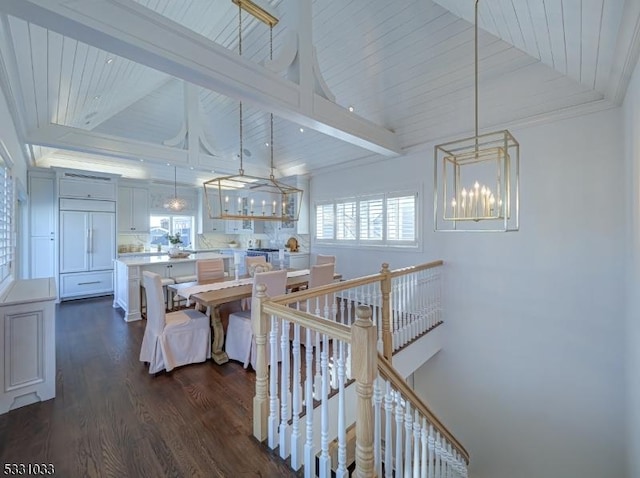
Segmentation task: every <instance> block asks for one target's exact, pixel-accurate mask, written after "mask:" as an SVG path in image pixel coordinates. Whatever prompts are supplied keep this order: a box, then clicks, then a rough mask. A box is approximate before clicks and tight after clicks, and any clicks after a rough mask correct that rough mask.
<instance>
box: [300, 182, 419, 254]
mask: <svg viewBox="0 0 640 478" xmlns="http://www.w3.org/2000/svg"><path fill="white" fill-rule="evenodd" d="M421 192H422V191H421V188H419V187H413V188H396V189H393V190H388V191H381V192H369V193H366V194H359V195H354V196H346V197H341V198H336V199H318V200H317V201H315V203H314V208H313V215H314V220H313V222H312V223H313V236H312V238H313V242H314V244H315V245H317V246H319V247H321V246H340V247H346V248H349V247H358V248H359V249H363V248H365V249H376V248H380V249H389V248H393V249H398V250H411V251H415V250H416V249H420V248H421V247H422V240H421V236H422V234H421V231H422V223H421V213H420V211H421V204H420V195H421ZM405 196H413V197H414V198H415V202H414V240H413V241H399V240H389V239H388V238H387V235H388V230H387V225H388V224H387V223H388V210H387V201H388V200H389V199H392V198H398V197H405ZM376 198H381V199H382V201H383V204H382V211H383V212H382V239H381V240H368V239H361V231H360V228H361V219H360V207H361V206H360V205H361V203H362V202H365V201H370V200H372V199H376ZM354 201H355V202H356V215H357V216H356V238H355V239H354V240H350V239H347V240H345V239H337V205H338V204H340V203H345V202H354ZM328 204H332V205H333V211H334V218H333V220H334V226H333V237H332V238H331V239H323V238H318V237H317V234H318V216H317V210H318V207H319V206H326V205H328Z"/></svg>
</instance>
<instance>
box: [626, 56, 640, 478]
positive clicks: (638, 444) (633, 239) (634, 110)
mask: <svg viewBox="0 0 640 478" xmlns="http://www.w3.org/2000/svg"><path fill="white" fill-rule="evenodd" d="M624 126H625V143H624V144H625V158H626V159H627V167H628V169H627V184H628V188H629V195H628V196H627V200H628V203H629V205H630V207H629V209H630V210H629V220H628V233H629V242H628V247H629V249H628V260H627V323H626V334H625V336H626V340H627V341H626V352H627V362H626V366H627V367H626V377H627V439H628V446H627V455H628V458H629V477H630V478H637V477H640V453H639V452H638V450H640V405H639V404H640V320H639V318H640V219H639V215H640V67H638V66H636V69H635V72H634V74H633V77H632V79H631V84H630V85H629V89H628V90H627V95H626V97H625V102H624Z"/></svg>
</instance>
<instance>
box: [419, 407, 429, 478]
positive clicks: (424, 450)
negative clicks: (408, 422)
mask: <svg viewBox="0 0 640 478" xmlns="http://www.w3.org/2000/svg"><path fill="white" fill-rule="evenodd" d="M428 440H429V435H428V431H427V419H426V418H424V417H423V418H422V424H421V426H420V451H421V453H420V478H428V470H429V446H428Z"/></svg>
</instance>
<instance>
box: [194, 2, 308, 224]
mask: <svg viewBox="0 0 640 478" xmlns="http://www.w3.org/2000/svg"><path fill="white" fill-rule="evenodd" d="M232 1H233V3H235V4H236V5H238V51H239V54H240V55H241V56H242V10H245V11H246V12H248V13H249V14H251V15H252V16H254V17H255V18H256V19H258V20H259V21H261V22H263V23H265V24H267V25H269V47H270V53H269V58H270V59H273V27H274V26H275V25H276V24H277V23H278V19H277V18H276V17H274V16H273V15H272V14H270V13H269V12H267V11H266V10H264V9H263V8H262V7H260V6H259V5H257V4H255V3H254V2H252V1H251V0H232ZM239 119H240V124H239V130H240V154H239V158H240V169H239V171H238V174H236V175H232V176H221V177H218V178H214V179H210V180H209V181H205V182H204V194H205V200H206V203H207V207H208V212H209V217H210V218H211V219H229V220H242V221H253V220H263V221H281V222H285V223H290V222H292V221H297V220H298V215H299V214H300V206H301V204H302V194H303V191H302V189H298V188H296V187H294V186H291V185H289V184H286V183H284V182H281V181H278V180H276V179H275V177H274V174H273V171H274V163H273V113H271V115H270V135H271V137H270V141H269V147H270V158H271V174H270V176H269V177H268V178H265V177H259V176H250V175H247V174H245V173H244V167H243V166H244V165H243V156H244V148H243V135H242V126H243V124H242V102H240V114H239Z"/></svg>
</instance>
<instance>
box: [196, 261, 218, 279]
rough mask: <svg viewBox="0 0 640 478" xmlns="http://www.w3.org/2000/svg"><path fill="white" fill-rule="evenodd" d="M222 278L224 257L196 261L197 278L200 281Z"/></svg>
mask: <svg viewBox="0 0 640 478" xmlns="http://www.w3.org/2000/svg"><path fill="white" fill-rule="evenodd" d="M222 278H224V260H223V259H222V258H217V259H201V260H198V261H196V280H197V281H198V282H206V281H210V280H215V279H222Z"/></svg>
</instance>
